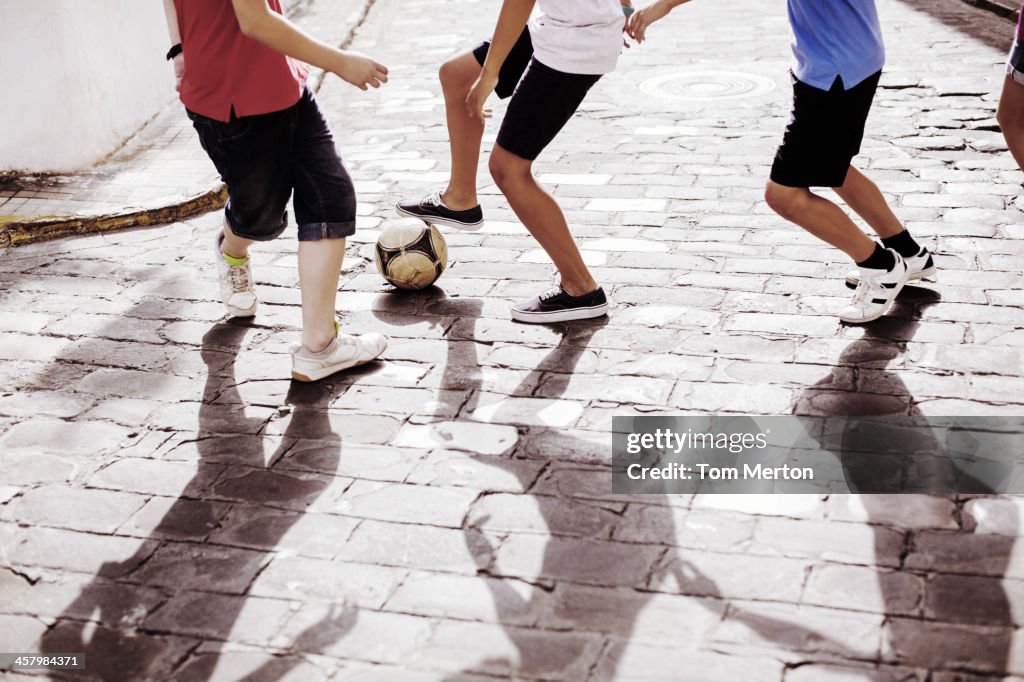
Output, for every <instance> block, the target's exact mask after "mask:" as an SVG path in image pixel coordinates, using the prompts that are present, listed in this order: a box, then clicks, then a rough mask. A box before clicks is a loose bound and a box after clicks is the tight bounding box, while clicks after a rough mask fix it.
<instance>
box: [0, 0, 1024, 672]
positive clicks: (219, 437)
mask: <svg viewBox="0 0 1024 682" xmlns="http://www.w3.org/2000/svg"><path fill="white" fill-rule="evenodd" d="M327 2H329V0H315V3H327ZM315 3H314V5H315ZM878 5H879V11H880V13H881V18H882V22H883V26H884V28H885V31H886V41H887V47H888V66H887V68H886V72H885V75H884V76H883V78H882V86H881V89H880V90H879V92H878V96H877V98H876V105H875V108H874V110H873V112H872V115H871V118H870V120H869V123H868V132H867V137H866V140H865V144H864V147H863V152H862V155H861V157H859V161H860V165H861V167H862V168H863V169H864V170H865V171H866V172H867V173H868V174H869V175H870V176H871V177H872V178H874V179H875V180H876V181H877V182H878V184H879V186H880V187H881V188H882V190H883V191H884V192H886V194H887V196H888V197H889V198H890V199H891V201H892V202H893V206H894V207H895V208H896V210H897V213H898V215H899V216H900V217H901V218H902V219H903V220H905V221H906V222H907V224H908V226H909V228H910V230H911V231H912V232H913V233H914V234H915V236H917V237H918V238H919V239H923V243H925V244H927V245H928V246H929V248H931V249H932V250H933V251H934V252H935V253H936V260H937V264H938V266H939V268H940V273H939V277H938V280H937V282H936V283H925V284H922V285H920V286H913V287H907V288H906V289H905V290H904V293H903V294H902V295H901V298H900V301H899V303H898V304H897V307H896V308H895V309H894V312H893V313H892V314H891V315H890V316H889V317H887V318H885V319H883V320H880V321H878V322H877V323H874V324H871V325H869V326H867V327H846V326H843V325H841V324H840V323H839V321H838V319H837V317H836V311H838V310H839V309H840V308H841V307H842V306H843V305H844V303H845V302H846V301H847V300H848V299H849V296H850V292H849V290H848V289H847V288H846V287H845V286H844V282H843V276H844V275H845V273H846V271H847V270H848V269H849V266H848V264H847V263H846V262H844V260H843V257H842V254H841V253H840V252H839V251H836V250H833V249H831V248H830V247H827V246H826V245H824V244H822V243H820V242H818V241H816V240H815V239H814V238H813V237H811V236H810V235H808V234H805V233H804V232H803V231H801V230H799V229H798V228H796V227H794V226H792V225H790V224H788V223H786V222H785V221H784V220H782V219H781V218H779V217H777V216H775V214H773V213H772V212H771V211H770V209H769V208H768V207H767V206H766V205H765V204H764V201H763V198H762V197H763V191H764V183H765V179H766V178H767V175H768V170H769V167H770V164H771V160H772V157H773V155H774V151H775V148H776V146H777V144H778V142H779V140H780V139H781V135H782V131H783V128H784V127H785V124H786V122H787V120H788V116H789V108H790V86H789V74H788V71H787V69H788V66H789V63H790V51H789V33H788V27H787V23H786V8H785V2H783V1H782V0H758V1H757V2H755V1H754V0H748V1H747V2H720V1H716V0H703V1H699V2H693V3H691V4H687V5H685V6H682V7H680V8H678V9H677V10H676V11H675V12H674V13H673V14H672V16H670V17H669V18H667V19H665V20H664V21H663V22H661V23H658V24H657V25H655V26H654V27H653V28H652V29H651V30H650V31H649V33H648V41H647V42H646V43H644V45H643V46H640V47H633V48H632V49H630V50H628V51H627V52H626V53H625V54H624V56H623V58H622V60H621V61H620V65H619V69H618V70H617V71H616V72H615V73H614V74H611V75H610V76H607V77H606V78H604V79H602V80H601V81H600V82H599V83H598V85H596V86H595V87H594V89H593V90H592V91H591V94H590V95H589V97H588V99H587V101H586V102H585V103H584V106H583V108H582V109H581V111H580V113H579V114H578V116H577V117H576V118H575V119H573V121H571V122H570V124H569V125H568V127H567V128H566V130H565V131H564V133H563V134H562V136H561V137H560V138H559V139H558V140H556V142H555V143H554V144H553V145H552V146H551V148H550V149H549V150H548V151H547V152H546V153H545V154H544V155H542V156H541V158H540V160H539V162H538V172H539V176H540V179H541V181H542V182H543V183H545V184H546V185H547V186H549V188H551V189H552V192H553V194H554V195H555V196H556V198H557V199H558V201H559V203H560V204H561V205H562V206H563V208H564V209H565V210H566V215H567V217H568V219H569V222H570V225H571V226H572V229H573V231H574V233H575V234H576V235H577V237H578V238H579V240H580V241H581V243H582V248H583V252H584V256H585V257H586V260H587V262H588V264H589V265H590V266H592V269H593V272H594V273H595V277H596V278H597V279H598V280H599V281H600V282H601V283H602V284H603V285H604V287H605V289H606V290H607V291H608V292H609V296H610V298H611V299H612V301H613V303H614V307H613V309H612V312H611V314H610V316H609V317H608V318H607V320H604V321H601V322H598V323H572V324H566V325H555V326H541V327H537V326H529V325H523V324H517V323H514V322H512V321H511V320H510V319H509V317H508V308H509V305H510V303H512V302H514V301H516V300H519V299H521V298H524V297H527V296H532V295H535V294H536V293H538V292H539V291H540V290H541V289H543V288H544V286H545V284H546V282H547V280H548V278H549V276H550V274H551V272H552V266H551V264H550V263H549V262H548V260H547V257H546V256H545V254H544V252H543V251H542V250H540V248H539V247H538V246H537V244H536V242H535V241H533V240H532V239H531V238H530V236H529V235H528V234H527V232H526V231H525V229H524V228H523V227H522V226H521V225H520V224H519V222H518V221H517V220H516V218H515V216H514V215H513V213H512V211H511V210H510V209H509V207H508V204H507V203H506V201H505V200H504V198H503V197H502V196H501V195H500V193H498V191H497V190H496V188H495V187H494V185H493V183H492V182H491V181H490V178H489V177H488V176H487V167H486V163H483V164H482V165H481V176H480V185H481V187H482V188H483V195H482V201H483V208H484V212H485V216H486V219H487V223H486V225H485V227H484V228H483V229H482V230H481V231H480V232H478V233H465V232H456V231H454V230H450V229H447V228H445V229H444V230H443V232H444V235H445V237H446V239H447V241H448V245H449V269H448V271H447V272H446V273H445V274H444V275H443V276H442V278H441V279H440V280H439V282H438V287H437V288H434V289H430V290H427V291H424V292H419V293H415V294H398V293H393V292H392V291H391V290H390V288H389V287H388V286H386V285H385V283H384V281H383V280H382V279H381V278H380V276H379V275H378V274H377V272H376V270H375V269H374V265H373V244H374V242H375V240H376V238H377V236H378V234H379V232H378V228H379V227H380V226H381V224H382V223H383V222H384V221H386V220H390V219H391V218H392V217H393V206H394V204H395V202H396V201H397V200H398V199H401V198H407V197H411V196H417V195H422V194H425V193H427V192H428V191H431V190H434V189H438V188H439V187H440V186H442V185H443V183H444V182H445V181H446V180H447V175H448V173H447V171H448V162H447V159H448V139H447V133H446V128H445V124H444V104H443V100H442V97H441V93H440V86H439V83H438V81H437V68H438V66H439V65H440V63H441V62H442V61H443V60H444V59H445V58H447V57H448V56H450V55H451V54H453V53H454V52H455V51H457V50H461V49H464V48H466V47H472V46H474V45H475V44H476V43H477V42H479V40H480V39H482V38H485V37H487V36H488V35H489V33H490V31H491V30H492V28H493V24H494V20H495V18H496V12H497V7H498V6H499V3H496V2H478V1H477V0H450V2H446V3H443V6H441V5H439V3H437V2H426V1H425V0H376V2H375V4H374V5H373V6H372V7H371V9H370V11H369V12H368V14H367V18H366V20H365V22H364V23H363V24H362V26H361V27H360V28H359V30H358V32H357V33H356V36H355V39H354V42H353V45H352V47H353V49H356V50H359V51H362V52H365V53H368V54H370V55H372V56H373V57H374V58H376V59H378V60H379V61H381V62H383V63H384V64H386V65H387V66H388V67H389V68H390V69H391V82H390V84H388V85H387V86H386V87H384V88H382V89H381V90H380V91H373V92H369V93H362V92H359V91H358V90H355V89H354V88H352V87H350V86H347V85H345V84H344V83H343V82H341V81H340V80H338V79H337V78H334V77H328V78H327V79H326V80H325V81H324V85H323V87H322V89H321V90H320V92H319V95H318V97H319V100H320V102H321V105H322V106H323V108H324V110H325V112H326V113H327V114H328V116H329V118H330V120H331V123H332V125H333V127H334V129H335V133H336V136H337V138H338V144H339V148H340V149H341V152H342V155H343V156H344V158H345V160H346V163H347V164H348V167H349V170H350V171H351V173H352V175H353V177H354V178H355V180H356V186H357V191H358V193H359V199H360V210H359V213H360V221H361V225H360V230H359V231H358V232H357V234H356V236H355V237H354V238H353V239H352V240H351V241H350V246H349V257H348V259H347V261H346V264H345V272H344V274H343V278H342V279H343V282H342V294H341V295H340V297H339V302H340V303H339V305H340V316H341V320H342V324H343V325H344V326H345V327H346V328H350V329H351V330H353V331H359V332H364V331H379V332H382V333H383V334H385V335H386V336H388V337H389V339H390V347H389V349H388V351H387V352H386V354H385V358H386V361H385V362H382V363H376V364H374V365H370V366H368V367H366V368H363V369H361V370H359V371H356V372H354V373H351V374H347V375H341V376H340V377H335V378H333V379H331V380H328V381H325V382H322V383H321V384H316V385H303V384H298V383H292V382H290V381H289V380H288V377H289V376H290V364H289V362H290V358H289V355H288V345H289V343H291V342H292V341H294V340H295V339H296V335H297V333H298V330H299V324H300V310H299V290H298V274H297V270H296V244H297V242H296V241H295V238H294V230H291V231H289V232H288V233H286V235H285V236H284V237H282V238H281V239H280V240H278V241H276V242H273V243H272V244H270V245H265V246H263V247H262V248H258V249H256V250H255V251H254V272H255V277H256V280H257V283H258V292H259V295H260V297H261V308H260V313H259V315H258V317H256V318H255V319H254V321H252V322H250V323H247V322H240V321H237V320H236V321H225V319H224V317H223V315H224V307H223V305H222V303H221V302H220V300H219V298H218V292H217V285H216V276H215V273H214V265H213V262H212V258H211V251H212V241H213V236H214V234H215V233H216V231H217V230H218V229H219V226H220V224H221V220H222V214H220V213H219V212H214V213H210V214H207V215H204V216H202V217H200V218H197V219H193V220H189V221H186V222H181V223H175V224H172V225H167V226H160V227H155V228H148V229H139V230H132V231H126V232H114V233H108V234H103V235H97V236H89V237H76V238H69V239H64V240H60V241H53V242H43V243H37V244H30V245H27V246H22V247H17V248H11V249H7V250H6V251H4V252H2V253H0V360H2V363H0V471H2V472H3V475H2V476H0V650H2V651H7V652H53V653H58V652H84V653H85V656H86V661H87V666H88V672H87V673H80V674H76V675H73V674H71V673H67V679H83V680H84V679H97V680H99V679H102V680H169V679H174V680H185V681H206V680H242V679H245V680H250V681H253V682H257V681H264V680H290V681H292V682H306V681H311V680H320V679H332V680H339V681H348V680H359V681H360V682H365V681H369V680H381V681H383V680H387V681H391V680H394V681H396V682H421V681H422V682H427V681H441V680H446V681H455V680H458V681H460V682H461V681H464V682H483V681H485V680H505V679H509V680H512V679H514V680H559V681H562V680H565V681H571V682H576V681H593V682H596V681H604V680H623V681H633V680H637V681H640V680H642V681H645V682H646V681H649V680H666V681H673V682H674V681H684V682H691V681H692V682H705V681H706V682H818V681H829V682H832V681H836V682H852V681H854V680H877V681H879V682H910V681H914V682H983V681H988V682H993V681H995V680H1009V681H1012V682H1022V681H1024V630H1022V629H1021V628H1022V627H1024V606H1022V605H1024V539H1021V536H1022V535H1024V529H1022V522H1021V516H1022V515H1024V497H994V496H988V497H968V496H960V497H941V496H923V495H922V496H915V495H900V496H897V495H890V496H884V495H877V496H872V495H832V496H824V495H686V496H683V495H677V496H671V495H660V496H659V495H636V496H625V495H614V494H612V492H611V474H610V464H609V460H610V457H609V455H610V450H611V448H610V445H611V437H610V431H611V419H612V416H613V415H628V414H650V413H668V414H683V413H694V414H707V413H738V414H754V415H768V414H798V415H856V414H904V415H909V414H922V415H942V416H950V415H986V416H1000V415H1016V416H1020V415H1024V304H1022V298H1021V288H1022V283H1024V281H1022V270H1024V212H1022V211H1024V199H1022V198H1021V197H1022V190H1021V172H1020V170H1019V169H1018V168H1017V166H1016V165H1015V164H1014V162H1013V159H1012V157H1011V156H1010V155H1009V153H1008V152H1007V151H1006V147H1005V144H1004V142H1003V139H1002V136H1001V135H1000V133H999V132H998V127H997V124H996V122H995V118H994V111H995V106H996V102H997V98H998V92H999V90H1000V88H1001V86H1002V79H1003V75H1002V73H1003V66H1002V65H1003V60H1004V56H1005V51H1006V49H1007V48H1008V47H1009V41H1010V38H1011V35H1012V24H1011V23H1010V22H1008V21H1006V20H1005V19H1001V18H998V17H995V16H993V15H991V14H989V13H986V12H984V11H981V10H978V9H975V8H973V7H970V6H968V5H966V4H964V3H962V2H960V1H959V0H879V2H878ZM312 28H313V29H314V30H316V27H315V26H314V27H312ZM323 33H324V34H330V30H329V28H328V27H324V30H323ZM492 104H493V105H494V106H495V110H496V111H495V119H496V120H495V121H492V122H490V123H489V124H488V128H487V133H486V137H485V145H484V146H485V149H486V148H488V147H489V146H490V144H491V143H492V142H493V140H494V136H495V134H496V133H497V126H498V121H499V120H500V117H501V112H503V110H504V104H503V103H499V102H498V101H497V100H496V99H495V100H493V102H492ZM181 116H182V118H184V112H181ZM186 132H187V131H186ZM195 147H196V149H198V148H199V146H198V141H195ZM485 153H486V152H485ZM829 196H834V195H831V194H829ZM0 211H2V208H0ZM1018 540H1020V541H1019V542H1018ZM53 676H54V678H55V679H65V678H64V677H61V675H60V674H57V673H54V674H53ZM5 679H12V680H15V679H19V680H28V679H40V677H39V676H38V675H33V674H30V673H22V674H15V673H11V674H9V676H8V678H5Z"/></svg>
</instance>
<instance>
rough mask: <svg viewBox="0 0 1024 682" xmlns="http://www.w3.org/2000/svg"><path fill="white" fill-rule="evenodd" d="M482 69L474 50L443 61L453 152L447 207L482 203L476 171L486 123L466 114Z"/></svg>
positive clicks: (446, 105) (445, 100)
mask: <svg viewBox="0 0 1024 682" xmlns="http://www.w3.org/2000/svg"><path fill="white" fill-rule="evenodd" d="M480 71H481V67H480V64H479V63H478V62H477V60H476V57H474V56H473V53H472V52H463V53H461V54H459V55H456V56H455V57H452V58H451V59H449V60H448V61H447V62H445V63H444V64H442V65H441V71H440V74H439V75H440V78H441V88H442V90H443V91H444V108H445V114H446V116H447V119H448V140H449V144H450V146H451V154H452V174H451V178H450V179H449V181H448V187H447V189H445V191H444V194H442V195H441V198H442V199H443V200H444V203H445V205H446V206H448V208H453V209H456V210H459V209H466V208H473V207H474V206H476V205H477V204H478V203H480V202H479V201H478V200H477V196H476V173H477V168H478V166H479V163H480V140H481V138H483V135H484V123H483V121H481V120H479V119H476V118H472V117H470V116H469V115H467V114H466V95H468V94H469V89H470V88H471V87H472V86H473V83H474V81H476V79H477V76H479V75H480Z"/></svg>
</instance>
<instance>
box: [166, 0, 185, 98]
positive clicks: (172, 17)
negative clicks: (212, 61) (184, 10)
mask: <svg viewBox="0 0 1024 682" xmlns="http://www.w3.org/2000/svg"><path fill="white" fill-rule="evenodd" d="M164 16H166V17H167V35H169V36H170V37H171V45H177V44H178V43H180V42H181V33H180V32H179V31H178V10H176V9H174V0H164ZM184 73H185V55H183V54H179V55H178V56H176V57H175V58H174V89H175V90H181V77H182V75H184Z"/></svg>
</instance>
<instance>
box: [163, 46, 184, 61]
mask: <svg viewBox="0 0 1024 682" xmlns="http://www.w3.org/2000/svg"><path fill="white" fill-rule="evenodd" d="M183 51H184V50H183V49H182V47H181V43H178V44H176V45H172V46H171V49H170V50H168V51H167V61H171V60H172V59H174V58H175V57H177V56H178V55H179V54H181V53H182V52H183Z"/></svg>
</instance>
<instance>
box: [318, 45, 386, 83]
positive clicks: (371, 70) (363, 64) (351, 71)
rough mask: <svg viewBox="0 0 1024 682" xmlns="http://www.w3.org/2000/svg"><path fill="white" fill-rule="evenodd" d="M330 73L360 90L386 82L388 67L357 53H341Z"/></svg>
mask: <svg viewBox="0 0 1024 682" xmlns="http://www.w3.org/2000/svg"><path fill="white" fill-rule="evenodd" d="M331 72H332V73H334V74H336V75H337V76H338V77H339V78H341V79H342V80H343V81H345V82H346V83H351V84H352V85H354V86H356V87H357V88H359V89H360V90H366V89H367V88H368V87H374V88H379V87H380V86H381V85H382V84H383V83H387V82H388V67H386V66H384V65H383V64H378V63H377V62H375V61H373V60H372V59H370V58H369V57H367V56H366V55H365V54H361V53H359V52H342V53H341V55H340V57H339V58H338V60H337V63H336V65H335V66H334V67H333V68H331Z"/></svg>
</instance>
